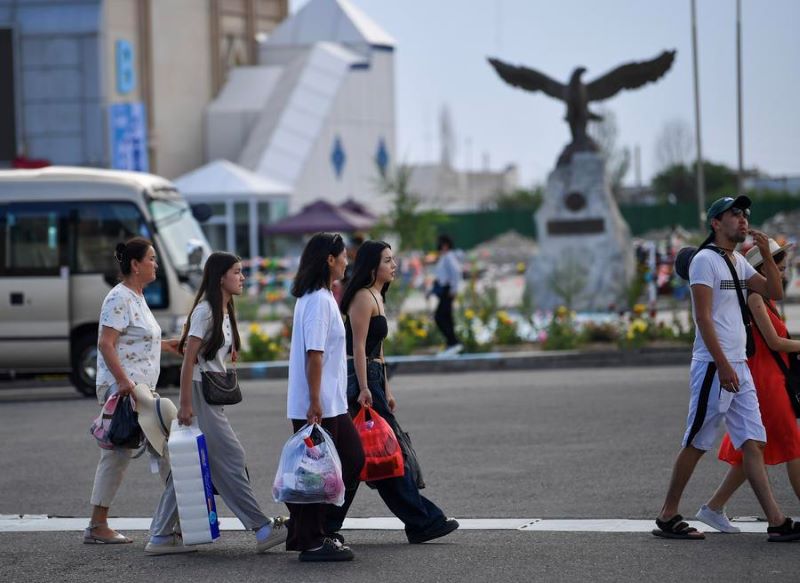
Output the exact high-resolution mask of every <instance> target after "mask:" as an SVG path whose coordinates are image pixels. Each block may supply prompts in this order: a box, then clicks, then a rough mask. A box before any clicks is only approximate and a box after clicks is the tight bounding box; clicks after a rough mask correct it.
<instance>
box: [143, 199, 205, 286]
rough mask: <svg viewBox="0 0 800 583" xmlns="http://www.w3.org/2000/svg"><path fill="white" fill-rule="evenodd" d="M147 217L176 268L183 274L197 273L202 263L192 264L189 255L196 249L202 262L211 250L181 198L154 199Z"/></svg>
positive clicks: (190, 210) (193, 262)
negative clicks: (149, 218) (195, 271)
mask: <svg viewBox="0 0 800 583" xmlns="http://www.w3.org/2000/svg"><path fill="white" fill-rule="evenodd" d="M150 214H152V215H153V222H154V223H155V225H156V228H157V229H158V232H159V234H160V235H161V238H162V240H163V242H164V247H166V252H167V254H168V255H169V258H170V260H171V261H172V264H173V265H174V266H175V268H176V269H177V270H178V271H180V272H183V273H188V272H189V271H194V270H199V269H200V268H201V267H202V262H201V261H197V262H196V261H192V258H191V257H190V254H191V253H192V252H193V251H195V250H198V249H199V250H200V252H201V253H202V259H205V258H206V257H208V255H209V253H211V249H210V248H209V246H208V241H206V237H205V235H204V234H203V231H202V229H201V228H200V225H199V224H198V223H197V221H196V220H195V218H194V216H193V215H192V209H191V207H190V206H189V204H188V203H187V202H186V201H185V200H180V199H164V198H153V199H151V200H150Z"/></svg>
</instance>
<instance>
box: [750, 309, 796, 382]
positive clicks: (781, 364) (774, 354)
mask: <svg viewBox="0 0 800 583" xmlns="http://www.w3.org/2000/svg"><path fill="white" fill-rule="evenodd" d="M765 303H766V302H765ZM755 328H756V331H757V332H758V335H759V336H761V339H762V340H764V345H765V346H767V339H766V338H764V335H763V334H762V333H761V330H759V328H758V326H756V327H755ZM787 336H789V335H788V333H787ZM767 349H768V350H769V351H770V353H771V354H772V358H774V359H775V362H776V363H777V365H778V368H780V369H781V372H782V373H783V376H784V377H788V376H789V367H787V366H786V363H785V362H783V359H782V358H781V355H780V354H779V353H778V351H777V350H772V349H771V348H770V347H769V346H767Z"/></svg>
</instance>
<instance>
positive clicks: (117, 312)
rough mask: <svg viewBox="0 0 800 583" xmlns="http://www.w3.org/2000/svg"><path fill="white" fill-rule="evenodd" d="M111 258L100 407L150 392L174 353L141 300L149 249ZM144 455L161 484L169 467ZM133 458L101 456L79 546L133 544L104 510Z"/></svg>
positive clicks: (138, 246)
mask: <svg viewBox="0 0 800 583" xmlns="http://www.w3.org/2000/svg"><path fill="white" fill-rule="evenodd" d="M114 256H115V257H116V259H117V262H118V263H119V268H120V273H121V276H120V280H121V281H120V283H119V284H117V285H116V286H114V287H113V288H112V289H111V291H109V292H108V295H106V297H105V299H104V300H103V306H102V307H101V308H100V330H99V340H98V342H97V349H98V353H97V401H98V403H100V405H101V406H102V405H103V404H104V403H105V402H106V400H107V399H108V398H109V397H110V396H111V395H113V394H114V393H119V394H120V395H129V394H130V393H131V392H132V391H133V388H134V387H135V386H136V385H137V384H139V383H143V384H145V385H147V386H148V387H150V388H151V390H152V389H154V388H155V386H156V383H157V382H158V375H159V372H160V370H161V351H162V350H166V351H168V352H174V353H176V354H177V352H178V350H177V346H178V340H177V339H175V340H162V339H161V327H160V326H159V325H158V322H157V321H156V319H155V317H154V316H153V313H152V312H151V311H150V308H149V307H148V305H147V302H146V301H145V299H144V288H145V286H147V285H148V284H149V283H151V282H153V281H155V279H156V270H157V269H158V262H157V260H156V252H155V249H154V248H153V245H152V243H151V242H150V241H148V240H146V239H143V238H141V237H134V238H133V239H130V240H129V241H127V242H125V243H119V244H118V245H117V247H116V251H115V253H114ZM149 449H150V454H151V455H152V456H154V457H155V458H156V459H157V460H158V469H159V473H160V474H161V478H162V480H164V481H166V479H167V475H168V474H169V463H168V461H167V460H166V459H165V458H164V457H162V456H161V455H159V454H158V452H156V451H154V450H153V449H152V448H149ZM133 453H134V452H133V450H130V449H122V448H114V449H102V450H100V461H99V462H98V464H97V471H96V472H95V476H94V485H93V486H92V496H91V504H92V516H91V518H90V520H89V526H88V527H87V528H86V530H85V531H84V533H83V542H84V543H86V544H120V543H130V542H133V541H132V540H131V539H129V538H128V537H126V536H123V535H122V534H120V533H118V532H116V531H114V530H112V529H111V528H110V527H109V526H108V509H109V507H110V506H111V503H112V502H113V501H114V497H115V496H116V494H117V491H118V490H119V487H120V484H122V478H123V476H124V475H125V470H126V469H127V467H128V464H129V463H130V461H131V456H132V455H133Z"/></svg>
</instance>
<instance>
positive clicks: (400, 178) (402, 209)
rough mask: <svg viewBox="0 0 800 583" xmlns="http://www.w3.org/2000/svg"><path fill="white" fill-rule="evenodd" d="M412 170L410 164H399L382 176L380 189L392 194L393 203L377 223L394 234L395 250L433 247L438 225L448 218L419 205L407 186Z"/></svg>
mask: <svg viewBox="0 0 800 583" xmlns="http://www.w3.org/2000/svg"><path fill="white" fill-rule="evenodd" d="M411 173H412V170H411V168H409V167H408V166H406V165H400V166H398V167H397V169H396V170H395V171H394V173H387V174H386V175H384V176H383V177H382V179H381V191H382V192H383V193H384V194H387V195H389V196H391V197H392V207H391V210H390V211H389V213H388V215H387V218H386V219H385V220H384V221H383V222H382V224H381V225H380V227H381V228H384V229H387V230H389V231H392V232H394V233H395V234H397V236H398V238H399V239H400V241H399V247H400V249H398V251H408V250H410V249H426V248H430V247H432V246H433V245H434V244H435V242H436V234H437V226H438V225H441V224H443V223H445V222H447V220H448V217H447V215H445V214H444V213H442V212H441V211H438V210H422V209H420V204H421V202H420V199H419V196H418V195H417V194H416V193H414V192H411V191H410V190H409V183H410V181H411Z"/></svg>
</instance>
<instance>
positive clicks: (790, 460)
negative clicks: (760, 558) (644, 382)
mask: <svg viewBox="0 0 800 583" xmlns="http://www.w3.org/2000/svg"><path fill="white" fill-rule="evenodd" d="M769 247H770V251H771V252H772V256H773V257H774V258H775V263H776V264H777V265H778V269H779V270H780V271H781V273H784V272H785V271H786V249H787V248H788V247H789V245H784V246H782V247H781V246H780V245H778V243H777V242H775V240H774V239H770V240H769ZM747 261H749V262H750V264H751V265H752V266H753V267H755V268H756V269H757V270H758V271H761V266H762V262H763V259H762V257H761V253H760V252H759V250H758V248H756V247H753V248H752V249H750V251H749V252H748V253H747ZM747 305H748V307H749V308H750V313H751V314H752V315H753V321H754V322H755V327H754V339H755V344H756V352H755V354H754V355H753V356H752V357H751V358H749V359H748V360H747V364H748V365H749V366H750V372H751V373H752V375H753V382H754V384H755V386H756V393H757V394H758V406H759V409H760V410H761V420H762V422H763V423H764V428H765V429H766V430H767V445H766V447H765V448H764V463H765V464H767V465H771V466H774V465H778V464H784V463H785V464H786V471H787V473H788V474H789V482H791V484H792V488H793V489H794V492H795V494H796V495H797V497H798V498H800V429H799V428H798V424H797V418H796V416H795V413H794V409H792V404H791V402H790V401H789V394H788V393H787V392H786V380H785V378H784V376H783V372H782V371H781V369H780V368H779V367H778V363H777V362H775V358H774V357H773V355H772V354H771V351H775V352H777V353H778V354H779V355H780V356H781V358H783V361H784V362H785V363H786V365H787V366H788V365H789V358H797V356H798V355H797V354H792V353H796V352H800V340H791V339H789V335H788V333H787V330H786V324H785V323H784V321H783V320H782V319H781V317H780V315H779V314H778V310H777V308H776V307H775V303H774V302H773V301H772V300H768V299H765V298H764V297H762V296H761V295H759V294H755V293H753V294H749V295H748V298H747ZM719 459H721V460H722V461H725V462H728V463H729V464H731V467H730V469H729V470H728V473H727V474H726V475H725V478H724V479H723V480H722V483H721V484H720V485H719V487H718V488H717V491H716V492H714V495H713V496H712V497H711V499H710V500H709V501H708V503H707V504H704V505H703V506H701V507H700V510H699V511H698V512H697V515H696V518H697V519H698V520H700V521H702V522H704V523H706V524H707V525H709V526H711V527H713V528H715V529H717V530H719V531H720V532H728V533H735V532H739V529H738V528H737V527H735V526H733V525H732V524H731V522H730V520H728V517H727V516H726V514H725V508H724V507H725V503H726V502H727V501H728V500H729V499H730V497H731V496H733V494H734V492H736V490H737V489H738V488H739V486H741V485H742V484H743V483H744V482H745V473H744V469H743V467H742V452H741V451H739V450H736V449H734V447H733V444H732V443H731V439H730V437H729V436H728V434H727V433H726V434H725V437H723V439H722V443H721V444H720V448H719Z"/></svg>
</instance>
